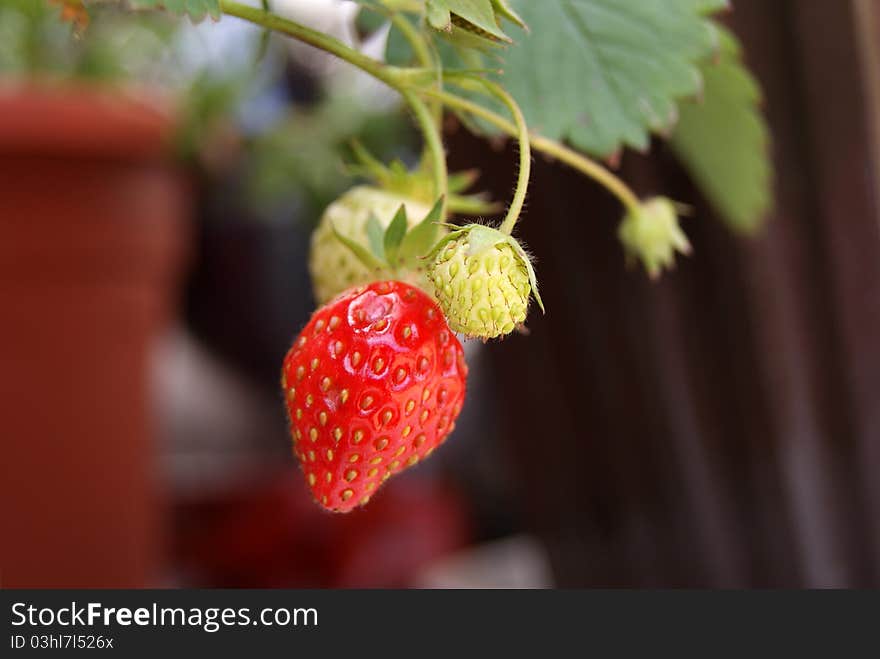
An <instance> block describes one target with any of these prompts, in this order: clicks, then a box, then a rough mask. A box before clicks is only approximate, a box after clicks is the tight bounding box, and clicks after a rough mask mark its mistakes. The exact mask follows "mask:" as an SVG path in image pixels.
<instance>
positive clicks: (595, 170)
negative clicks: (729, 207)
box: [420, 89, 639, 211]
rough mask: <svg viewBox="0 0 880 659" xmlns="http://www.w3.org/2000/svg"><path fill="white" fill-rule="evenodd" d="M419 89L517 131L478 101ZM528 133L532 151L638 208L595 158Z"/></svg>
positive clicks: (631, 194) (625, 188)
mask: <svg viewBox="0 0 880 659" xmlns="http://www.w3.org/2000/svg"><path fill="white" fill-rule="evenodd" d="M420 91H421V92H422V93H423V94H425V95H426V96H431V97H434V98H438V99H440V100H441V101H443V104H444V105H446V106H447V107H450V108H455V109H458V110H462V111H464V112H467V113H468V114H471V115H473V116H475V117H479V118H481V119H484V120H485V121H488V122H489V123H490V124H492V125H493V126H495V127H496V128H499V129H501V130H502V131H504V132H505V133H507V134H508V135H510V136H512V137H515V136H516V135H517V128H516V125H515V124H514V123H513V122H511V121H508V120H507V119H505V118H504V117H502V116H501V115H499V114H496V113H495V112H493V111H492V110H490V109H488V108H486V107H483V106H482V105H480V104H479V103H475V102H474V101H471V100H469V99H466V98H462V97H461V96H458V95H456V94H453V93H451V92H447V91H444V90H436V89H422V90H420ZM530 137H531V146H532V148H534V149H535V150H536V151H540V152H541V153H543V154H545V155H548V156H550V157H552V158H556V159H557V160H560V161H562V162H564V163H565V164H566V165H568V166H569V167H571V168H572V169H576V170H577V171H579V172H580V173H581V174H583V175H585V176H587V177H588V178H591V179H593V180H594V181H596V182H597V183H599V184H600V185H602V187H604V188H605V189H606V190H608V191H609V192H610V193H611V194H613V195H614V196H615V197H617V199H618V200H619V201H620V202H621V203H622V204H623V205H624V206H625V207H626V208H627V210H630V211H636V210H638V209H639V198H638V197H637V196H636V195H635V193H634V192H633V191H632V190H630V188H629V186H627V185H626V183H624V182H623V181H622V180H621V179H620V178H618V177H617V176H615V175H614V174H613V173H612V172H610V171H609V170H608V169H606V168H605V167H603V166H602V165H600V164H599V163H597V162H596V161H594V160H592V159H590V158H588V157H587V156H585V155H583V154H581V153H578V152H577V151H575V150H574V149H570V148H568V147H567V146H565V145H564V144H560V143H559V142H557V141H556V140H551V139H548V138H546V137H541V136H540V135H538V134H536V133H534V132H532V133H530Z"/></svg>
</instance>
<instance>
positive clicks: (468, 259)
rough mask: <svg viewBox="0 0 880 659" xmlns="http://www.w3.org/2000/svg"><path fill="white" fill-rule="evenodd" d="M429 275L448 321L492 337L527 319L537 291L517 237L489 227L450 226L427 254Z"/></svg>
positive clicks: (469, 332) (459, 329) (468, 333)
mask: <svg viewBox="0 0 880 659" xmlns="http://www.w3.org/2000/svg"><path fill="white" fill-rule="evenodd" d="M430 258H431V261H430V265H429V266H428V275H429V277H430V279H431V281H432V282H433V284H434V293H435V295H436V296H437V300H438V302H439V304H440V308H441V309H443V312H444V313H445V314H446V318H447V321H448V322H449V326H450V327H451V328H452V329H453V330H454V331H456V332H461V333H462V334H464V335H466V336H470V337H480V338H483V339H493V338H496V337H499V336H503V335H505V334H509V333H510V332H512V331H513V330H514V329H515V328H516V327H517V326H518V325H521V324H522V323H524V322H525V320H526V315H527V314H528V307H529V298H530V297H531V295H532V294H534V296H535V299H536V300H537V301H538V304H539V305H541V308H542V309H543V304H542V303H541V298H540V297H539V295H538V289H537V284H536V281H535V273H534V269H533V268H532V265H531V262H530V261H529V257H528V255H527V254H526V253H525V251H524V250H523V248H522V247H521V246H520V245H519V243H518V242H517V241H516V240H514V239H513V238H512V237H511V236H509V235H507V234H505V233H502V232H501V231H498V230H497V229H492V228H491V227H487V226H482V225H479V224H472V225H469V226H466V227H464V228H462V229H460V230H458V231H453V232H452V233H450V234H449V235H448V236H447V237H446V238H445V239H444V240H442V241H441V242H440V243H439V244H438V245H437V247H435V249H434V250H433V252H432V254H431V257H430Z"/></svg>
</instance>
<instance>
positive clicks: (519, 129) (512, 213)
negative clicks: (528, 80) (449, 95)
mask: <svg viewBox="0 0 880 659" xmlns="http://www.w3.org/2000/svg"><path fill="white" fill-rule="evenodd" d="M453 79H454V78H453ZM468 79H470V80H475V79H474V78H468ZM476 80H478V81H479V83H480V84H481V85H482V86H483V88H484V90H485V91H486V92H488V93H489V94H490V95H491V96H494V97H495V98H497V99H498V100H499V101H501V102H502V103H503V104H504V105H505V106H506V107H507V109H508V110H509V111H510V114H511V115H512V116H513V120H514V123H515V126H516V136H517V139H518V140H519V175H518V176H517V179H516V191H515V192H514V193H513V200H512V201H511V202H510V207H509V208H508V209H507V215H506V216H505V217H504V221H503V222H502V223H501V226H500V227H499V231H501V232H502V233H506V234H507V235H508V236H509V235H510V234H511V232H512V231H513V227H514V225H516V221H517V220H518V219H519V215H520V213H521V212H522V207H523V204H524V203H525V200H526V192H527V191H528V188H529V176H530V175H531V172H532V149H531V146H530V138H529V127H528V124H526V118H525V116H523V113H522V110H521V109H520V107H519V105H517V103H516V101H515V100H513V97H512V96H511V95H510V94H508V93H507V91H506V90H505V89H504V88H503V87H502V86H501V85H499V84H498V83H496V82H493V81H491V80H488V79H486V78H478V79H476Z"/></svg>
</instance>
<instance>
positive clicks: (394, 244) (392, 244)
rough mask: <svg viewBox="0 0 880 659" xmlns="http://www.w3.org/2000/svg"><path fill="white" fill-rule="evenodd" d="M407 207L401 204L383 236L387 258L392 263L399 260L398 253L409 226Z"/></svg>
mask: <svg viewBox="0 0 880 659" xmlns="http://www.w3.org/2000/svg"><path fill="white" fill-rule="evenodd" d="M407 226H408V225H407V220H406V207H405V206H404V205H403V204H401V205H400V208H398V209H397V212H396V213H395V214H394V219H392V220H391V224H389V225H388V228H387V229H386V230H385V236H384V237H383V238H382V246H383V248H384V251H385V260H386V261H387V262H388V263H390V264H395V263H396V262H397V253H398V251H399V250H400V243H401V242H402V241H403V237H404V236H405V235H406V228H407Z"/></svg>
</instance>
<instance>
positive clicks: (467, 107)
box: [220, 0, 639, 210]
mask: <svg viewBox="0 0 880 659" xmlns="http://www.w3.org/2000/svg"><path fill="white" fill-rule="evenodd" d="M220 9H221V10H222V11H223V13H224V14H227V15H229V16H235V17H237V18H241V19H243V20H246V21H249V22H251V23H255V24H257V25H262V26H263V27H266V28H269V29H271V30H275V31H277V32H281V33H283V34H287V35H288V36H291V37H293V38H295V39H298V40H299V41H302V42H303V43H307V44H309V45H311V46H314V47H315V48H319V49H321V50H324V51H326V52H328V53H330V54H332V55H335V56H336V57H339V58H340V59H342V60H345V61H346V62H348V63H349V64H352V65H354V66H356V67H358V68H359V69H361V70H363V71H365V72H366V73H369V74H370V75H372V76H373V77H374V78H376V79H378V80H381V81H382V82H384V83H385V84H387V85H388V86H389V87H392V88H393V89H396V90H397V91H398V92H400V93H401V94H402V95H404V97H406V95H407V93H408V92H410V90H411V88H412V85H411V84H410V83H409V82H408V78H407V75H408V74H411V73H413V72H412V71H411V70H408V69H399V68H397V67H393V66H389V65H387V64H385V63H384V62H379V61H377V60H374V59H373V58H371V57H368V56H367V55H364V54H363V53H360V52H358V51H357V50H354V49H353V48H350V47H348V46H346V45H345V44H344V43H342V42H341V41H339V40H338V39H334V38H333V37H330V36H327V35H326V34H324V33H323V32H319V31H317V30H313V29H311V28H308V27H306V26H304V25H300V24H299V23H295V22H294V21H290V20H287V19H286V18H281V17H280V16H277V15H275V14H272V13H270V12H265V11H263V10H261V9H257V8H255V7H250V6H248V5H243V4H241V3H239V2H234V1H233V0H220ZM419 92H420V93H421V94H424V95H427V96H429V97H433V98H437V99H439V100H440V101H442V103H443V104H444V105H446V106H448V107H450V108H456V109H459V110H463V111H464V112H468V113H470V114H472V115H474V116H476V117H481V118H482V119H484V120H486V121H488V122H489V123H491V124H492V125H494V126H496V127H497V128H499V129H501V130H502V131H504V132H505V133H507V134H508V135H511V136H514V137H515V136H516V135H517V132H518V131H517V127H516V125H515V124H514V123H512V122H510V121H508V120H507V119H505V118H504V117H502V116H500V115H498V114H496V113H495V112H493V111H492V110H489V109H488V108H485V107H483V106H482V105H480V104H479V103H474V102H473V101H470V100H468V99H466V98H461V97H460V96H457V95H456V94H452V93H450V92H447V91H445V90H443V89H434V88H431V87H424V88H420V89H419ZM410 105H412V103H410ZM413 111H414V112H416V115H417V118H418V115H419V111H417V110H416V109H415V108H413ZM429 114H430V113H429ZM433 132H434V133H437V127H436V126H434V131H433ZM530 137H531V145H532V147H534V148H535V149H536V150H538V151H540V152H542V153H544V154H546V155H548V156H551V157H553V158H556V159H558V160H560V161H562V162H564V163H565V164H567V165H569V166H570V167H572V168H574V169H576V170H578V171H579V172H581V173H582V174H584V175H586V176H588V177H590V178H592V179H593V180H595V181H596V182H598V183H600V184H601V185H603V186H604V187H605V188H607V189H608V190H609V191H610V192H611V193H612V194H614V195H615V196H616V197H617V198H618V199H619V200H620V201H621V202H622V203H623V205H624V206H626V207H627V209H629V210H636V209H638V207H639V200H638V197H636V196H635V194H634V193H633V192H632V190H630V189H629V188H628V187H627V185H626V184H625V183H624V182H623V181H621V180H620V179H619V178H618V177H616V176H615V175H614V174H612V173H611V172H610V171H608V170H607V169H605V168H604V167H602V165H600V164H599V163H597V162H594V161H593V160H591V159H589V158H587V157H586V156H584V155H581V154H580V153H578V152H577V151H574V150H573V149H569V148H568V147H566V146H565V145H563V144H560V143H559V142H556V141H554V140H550V139H547V138H544V137H541V136H540V135H536V134H534V133H532V134H531V135H530ZM425 139H426V142H427V141H428V140H429V139H433V138H429V134H428V133H427V132H426V133H425ZM439 152H440V153H442V145H440V149H439ZM433 158H434V160H435V162H436V155H435V156H433ZM435 170H436V166H435ZM443 173H445V158H444V169H443ZM443 173H439V174H438V172H437V171H435V178H438V179H439V178H444V175H443ZM441 190H445V187H443V188H441Z"/></svg>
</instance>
